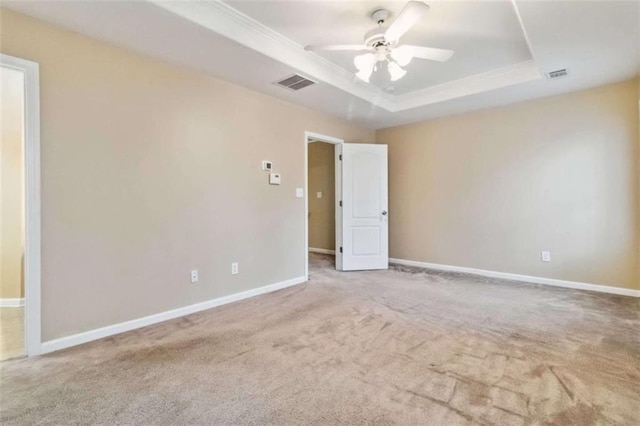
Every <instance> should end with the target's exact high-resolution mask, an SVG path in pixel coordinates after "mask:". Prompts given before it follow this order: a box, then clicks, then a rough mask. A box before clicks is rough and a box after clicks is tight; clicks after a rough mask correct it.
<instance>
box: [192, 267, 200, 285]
mask: <svg viewBox="0 0 640 426" xmlns="http://www.w3.org/2000/svg"><path fill="white" fill-rule="evenodd" d="M199 279H200V277H199V276H198V270H197V269H192V270H191V283H192V284H195V283H197V282H198V280H199Z"/></svg>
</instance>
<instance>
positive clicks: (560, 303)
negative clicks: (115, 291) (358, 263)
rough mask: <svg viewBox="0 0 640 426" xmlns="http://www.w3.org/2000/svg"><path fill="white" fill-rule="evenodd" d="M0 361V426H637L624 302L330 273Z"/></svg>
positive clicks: (638, 380)
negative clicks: (98, 337)
mask: <svg viewBox="0 0 640 426" xmlns="http://www.w3.org/2000/svg"><path fill="white" fill-rule="evenodd" d="M330 262H331V258H329V257H327V256H322V255H313V265H312V269H311V271H312V275H311V280H310V282H309V283H308V284H304V285H300V286H296V287H293V288H290V289H286V290H283V291H279V292H276V293H272V294H269V295H264V296H260V297H256V298H253V299H249V300H246V301H242V302H239V303H236V304H233V305H227V306H224V307H221V308H217V309H213V310H210V311H207V312H202V313H199V314H195V315H191V316H189V317H186V318H182V319H178V320H174V321H171V322H166V323H163V324H159V325H156V326H151V327H148V328H146V329H143V330H139V331H134V332H130V333H127V334H123V335H120V336H116V337H113V338H109V339H105V340H102V341H98V342H94V343H90V344H87V345H84V346H81V347H77V348H73V349H70V350H66V351H61V352H58V353H54V354H51V355H48V356H43V357H40V358H36V359H24V360H18V361H8V362H4V363H3V364H2V365H1V367H0V368H1V380H2V382H1V385H0V386H1V390H2V392H1V393H0V407H1V408H0V410H1V411H0V422H1V423H3V424H37V423H56V424H79V423H82V424H86V423H101V424H145V425H148V424H234V425H235V424H256V425H258V424H259V425H262V424H389V423H395V424H433V425H445V424H446V425H454V424H471V423H484V424H489V423H494V424H504V425H508V424H532V423H536V424H540V423H550V424H558V425H569V424H579V425H587V424H627V425H637V424H640V333H639V330H640V309H639V307H640V301H639V300H638V299H632V298H625V297H616V296H610V295H603V294H596V293H587V292H580V291H574V290H565V289H557V288H550V287H543V286H536V285H524V284H520V283H512V282H508V281H499V280H491V279H485V278H478V277H473V276H468V275H462V274H450V273H436V272H433V271H417V270H409V269H402V270H398V269H396V270H390V271H379V272H358V273H337V272H335V271H333V270H331V269H330V267H329V266H330Z"/></svg>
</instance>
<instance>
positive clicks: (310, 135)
mask: <svg viewBox="0 0 640 426" xmlns="http://www.w3.org/2000/svg"><path fill="white" fill-rule="evenodd" d="M312 142H326V143H330V144H333V145H339V146H340V147H342V144H344V140H343V139H339V138H334V137H331V136H326V135H321V134H320V133H314V132H304V277H305V280H307V281H308V280H309V144H310V143H312ZM341 170H342V168H341V167H340V164H339V161H338V160H337V159H336V167H335V174H336V190H335V197H334V203H335V205H336V208H335V210H336V215H335V221H336V226H335V228H336V266H337V267H338V258H339V253H338V247H339V246H340V242H341V238H342V221H341V218H342V215H341V214H340V210H339V207H338V202H339V200H340V199H341V197H342V195H341V194H342V173H341Z"/></svg>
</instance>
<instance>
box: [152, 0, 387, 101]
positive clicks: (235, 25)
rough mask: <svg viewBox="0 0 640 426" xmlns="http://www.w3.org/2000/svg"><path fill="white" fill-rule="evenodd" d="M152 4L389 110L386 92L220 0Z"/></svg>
mask: <svg viewBox="0 0 640 426" xmlns="http://www.w3.org/2000/svg"><path fill="white" fill-rule="evenodd" d="M148 1H149V2H151V3H153V4H155V5H156V6H158V7H160V8H162V9H164V10H166V11H168V12H171V13H173V14H175V15H178V16H180V17H182V18H184V19H187V20H189V21H191V22H193V23H195V24H198V25H200V26H202V27H204V28H206V29H208V30H210V31H213V32H215V33H217V34H220V35H221V36H224V37H226V38H228V39H230V40H233V41H235V42H236V43H239V44H241V45H243V46H245V47H248V48H250V49H253V50H255V51H258V52H260V53H261V54H263V55H265V56H268V57H270V58H272V59H275V60H276V61H279V62H281V63H283V64H286V65H288V66H290V67H292V68H293V69H295V70H297V71H299V72H300V73H301V74H304V75H306V76H308V77H309V78H310V79H312V80H317V81H322V82H324V83H327V84H330V85H332V86H334V87H337V88H338V89H341V90H343V91H345V92H347V93H349V94H351V95H353V96H356V97H358V98H361V99H364V100H366V101H368V102H370V103H372V104H374V105H376V106H378V107H380V108H383V109H386V110H388V111H391V110H393V108H394V104H393V101H392V100H391V97H390V95H388V94H387V93H385V92H384V91H382V90H381V89H379V88H378V87H376V86H374V85H372V84H368V83H365V82H363V81H361V80H360V79H359V78H357V77H356V76H355V75H354V74H352V73H350V72H349V71H347V70H345V69H344V68H342V67H340V66H338V65H336V64H334V63H333V62H331V61H329V60H328V59H325V58H323V57H322V56H320V55H318V54H316V53H313V52H307V51H306V50H304V46H302V45H300V44H298V43H296V42H294V41H293V40H291V39H289V38H287V37H285V36H283V35H282V34H280V33H278V32H276V31H274V30H272V29H271V28H269V27H267V26H265V25H263V24H261V23H260V22H258V21H256V20H255V19H253V18H251V17H249V16H247V15H245V14H244V13H242V12H240V11H238V10H236V9H234V8H233V7H231V6H229V5H227V4H226V3H223V2H222V1H220V0H198V1H188V2H187V1H162V0H148Z"/></svg>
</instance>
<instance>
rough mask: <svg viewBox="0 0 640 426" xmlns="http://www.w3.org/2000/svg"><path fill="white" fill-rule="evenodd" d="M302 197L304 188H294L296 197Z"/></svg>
mask: <svg viewBox="0 0 640 426" xmlns="http://www.w3.org/2000/svg"><path fill="white" fill-rule="evenodd" d="M302 197H304V189H302V188H296V198H302Z"/></svg>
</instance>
